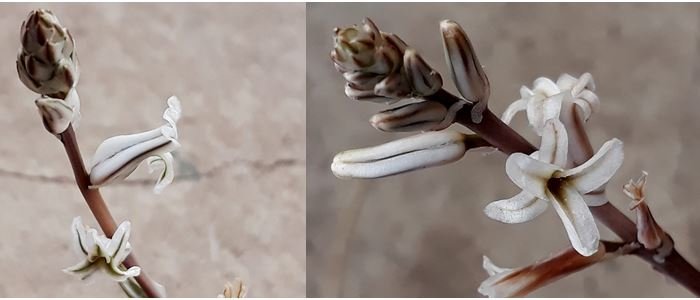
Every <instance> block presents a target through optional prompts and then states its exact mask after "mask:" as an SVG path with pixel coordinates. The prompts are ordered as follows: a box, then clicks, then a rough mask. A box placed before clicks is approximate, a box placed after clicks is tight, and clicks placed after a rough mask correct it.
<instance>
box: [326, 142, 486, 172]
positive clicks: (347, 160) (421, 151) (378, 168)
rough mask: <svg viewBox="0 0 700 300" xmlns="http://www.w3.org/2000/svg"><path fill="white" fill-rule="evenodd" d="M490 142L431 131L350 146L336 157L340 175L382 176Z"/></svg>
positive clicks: (431, 164) (438, 162)
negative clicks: (352, 147)
mask: <svg viewBox="0 0 700 300" xmlns="http://www.w3.org/2000/svg"><path fill="white" fill-rule="evenodd" d="M487 145H488V144H487V143H486V142H484V141H483V140H482V139H481V138H479V137H478V136H475V135H466V134H463V133H459V132H456V131H431V132H426V133H421V134H417V135H414V136H410V137H407V138H403V139H399V140H395V141H392V142H389V143H386V144H382V145H379V146H375V147H369V148H363V149H355V150H348V151H344V152H341V153H339V154H338V155H336V156H335V157H334V158H333V163H332V164H331V170H332V171H333V174H335V176H337V177H339V178H380V177H386V176H391V175H396V174H401V173H405V172H410V171H413V170H418V169H423V168H429V167H434V166H440V165H445V164H448V163H451V162H454V161H457V160H459V159H460V158H462V156H464V154H465V153H466V151H467V150H468V149H471V148H476V147H483V146H487Z"/></svg>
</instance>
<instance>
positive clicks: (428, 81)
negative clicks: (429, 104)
mask: <svg viewBox="0 0 700 300" xmlns="http://www.w3.org/2000/svg"><path fill="white" fill-rule="evenodd" d="M403 65H404V68H405V69H406V74H407V75H408V79H409V81H410V83H411V86H412V87H413V91H414V92H415V93H417V94H419V95H432V94H435V93H436V92H437V91H438V90H440V88H442V77H440V73H438V72H437V71H435V70H433V69H432V68H430V66H429V65H428V64H427V63H426V62H425V61H424V60H423V58H422V57H420V56H419V55H418V53H416V50H414V49H408V50H406V52H405V53H404V55H403Z"/></svg>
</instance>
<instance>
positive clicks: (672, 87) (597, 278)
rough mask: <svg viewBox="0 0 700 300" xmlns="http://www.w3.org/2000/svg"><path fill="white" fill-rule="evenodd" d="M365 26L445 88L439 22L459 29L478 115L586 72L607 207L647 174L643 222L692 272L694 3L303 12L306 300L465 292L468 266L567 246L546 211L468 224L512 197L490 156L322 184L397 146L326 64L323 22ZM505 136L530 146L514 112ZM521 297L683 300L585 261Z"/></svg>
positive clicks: (679, 292) (658, 284)
mask: <svg viewBox="0 0 700 300" xmlns="http://www.w3.org/2000/svg"><path fill="white" fill-rule="evenodd" d="M365 16H368V17H371V18H373V20H374V21H375V22H376V23H377V24H378V26H379V27H380V29H382V30H384V31H389V32H394V33H397V34H398V35H399V36H400V37H402V38H403V39H404V40H405V41H406V42H407V43H408V44H410V45H411V46H413V47H415V48H417V49H418V51H419V53H421V54H422V55H423V57H424V58H425V59H426V60H427V61H428V62H429V63H430V64H431V65H432V66H433V67H435V68H436V69H437V70H438V71H440V73H442V74H443V78H445V79H446V82H448V83H447V85H446V88H447V89H448V90H451V91H453V92H454V91H456V90H455V89H454V85H453V84H452V83H451V82H449V81H450V79H449V75H448V73H447V68H446V66H445V63H444V61H443V60H444V58H443V53H442V43H441V38H440V35H439V27H438V24H439V21H440V20H442V19H447V18H449V19H453V20H455V21H457V22H459V23H460V24H461V25H462V26H463V27H464V28H465V30H466V31H467V32H468V34H469V36H470V37H471V40H472V42H473V43H474V45H475V47H476V49H477V53H478V55H479V57H480V61H481V63H482V64H484V65H485V66H486V71H487V73H488V75H489V78H490V80H491V84H492V93H491V101H490V107H491V108H492V110H493V111H494V112H496V113H497V114H500V113H501V112H502V111H503V110H504V109H505V108H506V107H507V105H508V104H510V102H512V101H513V100H515V99H517V98H518V97H519V93H518V90H519V87H520V86H521V85H523V84H525V85H528V86H530V85H531V83H532V81H533V80H534V79H535V78H537V77H539V76H547V77H550V78H556V77H558V76H559V74H560V73H563V72H569V73H572V74H574V75H577V76H578V75H580V74H581V73H583V72H591V73H592V74H593V75H594V78H595V81H596V84H597V87H598V90H597V94H598V95H599V96H600V98H601V101H602V111H601V112H600V113H598V114H596V115H594V116H593V118H592V119H591V121H590V122H589V124H588V128H589V133H590V135H591V139H592V142H593V144H594V146H595V147H596V148H597V147H599V146H600V145H601V144H602V143H603V142H605V141H606V140H608V139H610V138H613V137H618V138H621V139H622V140H623V141H624V142H625V150H626V151H625V154H626V158H625V163H624V165H623V167H622V168H621V170H620V171H619V172H618V173H617V175H616V176H615V178H614V180H613V181H612V183H611V184H610V185H609V187H610V189H609V191H608V195H609V198H610V199H611V201H612V202H613V203H614V204H615V205H617V206H618V207H621V208H623V209H625V207H626V206H627V203H628V200H627V199H626V198H625V196H624V195H623V194H622V192H621V187H622V185H623V184H624V183H625V182H626V181H627V180H629V179H630V178H632V177H635V178H636V177H637V176H639V175H640V173H641V171H642V170H647V171H649V173H650V175H649V180H650V182H649V186H648V193H649V196H648V199H649V200H648V201H649V203H650V205H651V207H652V209H653V211H654V212H655V213H656V216H657V220H658V221H659V222H660V223H661V224H662V226H664V228H665V229H667V230H668V231H670V232H671V233H672V234H673V236H674V238H675V240H676V244H677V247H678V249H679V251H680V252H681V253H683V254H684V255H685V256H686V257H687V258H688V260H689V261H690V262H691V263H693V264H695V265H696V266H700V238H698V235H697V232H698V231H700V218H698V216H697V213H698V212H700V199H698V197H699V195H700V185H698V184H697V183H696V181H697V178H698V177H697V170H698V168H700V160H698V159H697V154H698V152H699V151H700V138H699V136H698V133H699V132H700V121H698V119H697V116H698V114H699V113H700V99H698V92H699V90H698V85H699V84H700V77H699V76H700V73H699V71H700V62H699V61H698V57H700V5H697V4H687V5H685V4H670V5H660V4H504V3H500V4H495V3H494V4H437V3H435V4H405V3H401V4H369V3H362V4H361V3H357V4H310V5H309V7H308V10H307V18H308V27H307V40H308V46H307V61H308V65H307V72H308V74H309V75H308V80H307V89H308V90H307V95H308V97H307V102H308V112H307V114H308V118H309V119H308V125H307V135H308V136H307V141H308V143H309V147H308V176H309V177H308V200H307V201H308V211H307V213H308V220H307V239H308V242H307V252H308V257H307V262H308V283H307V284H308V287H307V291H308V295H309V296H357V297H364V296H378V297H391V296H401V297H422V296H432V297H443V296H445V297H447V296H452V297H455V296H459V297H470V296H480V295H479V294H478V293H477V287H478V285H479V283H480V282H481V281H482V280H484V279H485V278H486V277H487V275H486V272H485V271H483V270H482V268H481V261H482V260H481V256H482V255H484V254H485V255H488V256H490V257H491V258H492V259H493V260H494V262H495V263H496V264H498V265H500V266H505V267H518V266H524V265H527V264H529V263H531V262H534V261H535V260H537V259H540V258H544V257H546V256H547V255H548V254H549V253H552V252H556V251H559V250H560V249H562V248H564V247H566V246H567V244H568V240H567V238H566V235H565V233H564V230H563V227H562V225H561V223H560V221H559V218H558V217H557V216H556V213H555V212H554V211H553V210H551V209H550V210H548V211H547V212H546V213H545V214H544V215H542V216H540V217H539V218H538V219H536V220H534V221H532V222H529V223H527V224H523V225H505V224H500V223H497V222H496V221H492V220H490V219H487V218H486V216H485V215H484V214H483V213H482V209H483V207H484V206H485V205H486V204H487V203H488V202H490V201H493V200H496V199H502V198H505V197H510V196H512V195H514V194H515V192H516V187H515V185H514V184H512V183H511V182H510V180H509V179H508V178H507V177H506V173H505V170H504V163H505V156H504V155H503V154H501V153H497V154H493V155H489V156H484V155H482V154H481V153H471V154H468V155H467V157H465V158H464V159H462V160H461V161H459V162H457V163H454V164H451V165H448V166H445V167H439V168H433V169H429V170H423V171H418V172H414V173H410V174H405V175H401V176H396V177H391V178H387V179H381V180H371V181H361V180H339V179H336V178H335V177H334V176H333V174H332V173H331V172H330V162H331V160H332V157H333V155H334V154H335V153H337V152H339V151H342V150H346V149H351V148H358V147H364V146H370V145H375V144H379V143H382V142H386V141H389V140H391V139H393V138H396V137H397V136H398V135H391V134H387V133H381V132H378V131H375V130H374V129H373V128H372V127H371V126H370V125H369V124H368V122H367V120H368V119H369V117H370V116H371V115H372V114H373V113H375V112H377V111H379V110H382V109H385V108H386V106H384V105H380V104H373V103H360V102H356V101H352V100H349V99H347V98H346V97H345V96H344V94H343V80H342V78H341V76H340V75H339V74H337V73H336V71H335V70H334V69H333V66H332V63H331V62H330V59H329V55H328V53H329V51H330V49H331V47H332V29H333V27H335V26H348V25H351V24H356V23H360V22H361V20H362V18H363V17H365ZM515 126H516V128H517V130H518V131H520V132H522V133H523V134H525V135H526V137H528V138H530V139H531V140H532V141H533V142H535V143H537V140H535V139H533V137H534V135H533V134H531V133H530V131H529V129H528V128H527V125H526V121H525V117H524V115H520V116H518V117H517V122H516V124H515ZM455 128H459V127H455ZM460 130H466V129H460ZM363 202H364V206H362V203H363ZM625 210H626V209H625ZM353 222H356V224H357V226H356V229H355V231H354V234H350V233H349V232H351V229H349V228H352V224H353ZM602 231H603V232H602V234H603V236H604V237H607V238H612V237H613V236H612V234H611V233H610V232H609V231H607V230H602ZM346 250H347V251H346ZM343 253H345V254H343ZM698 280H700V279H698ZM534 295H535V296H542V297H554V296H559V297H562V296H563V297H606V296H607V297H610V296H617V297H669V296H674V297H687V296H692V295H691V294H690V293H688V292H687V291H685V290H684V289H683V288H682V287H680V286H678V285H676V284H673V283H669V282H667V281H666V280H665V279H664V278H663V277H662V276H661V275H659V274H658V273H655V272H653V271H652V270H651V269H650V267H649V266H648V265H646V264H645V263H643V262H642V261H641V260H640V259H637V258H634V257H624V258H620V259H616V260H614V261H609V262H606V263H603V264H600V265H596V266H594V267H592V268H589V269H587V270H585V271H583V272H580V273H578V274H575V275H574V276H570V277H568V278H566V279H564V280H561V281H559V282H557V283H555V284H553V285H550V286H548V287H546V288H544V289H542V290H540V291H538V292H537V293H535V294H534Z"/></svg>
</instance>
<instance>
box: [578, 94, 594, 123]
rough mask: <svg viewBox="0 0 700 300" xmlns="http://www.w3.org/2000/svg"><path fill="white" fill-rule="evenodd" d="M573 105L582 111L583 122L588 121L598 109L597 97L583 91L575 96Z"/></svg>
mask: <svg viewBox="0 0 700 300" xmlns="http://www.w3.org/2000/svg"><path fill="white" fill-rule="evenodd" d="M574 103H575V104H576V105H578V106H579V107H580V108H581V110H583V117H584V120H588V119H589V118H590V117H591V115H592V114H593V113H595V112H596V111H598V110H599V107H600V100H599V99H598V96H597V95H596V94H595V93H593V92H591V91H590V90H583V91H582V92H581V93H580V94H579V95H577V96H576V99H574Z"/></svg>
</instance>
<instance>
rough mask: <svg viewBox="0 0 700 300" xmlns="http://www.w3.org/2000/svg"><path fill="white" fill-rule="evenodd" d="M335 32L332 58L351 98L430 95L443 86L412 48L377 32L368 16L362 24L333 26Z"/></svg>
mask: <svg viewBox="0 0 700 300" xmlns="http://www.w3.org/2000/svg"><path fill="white" fill-rule="evenodd" d="M334 33H335V37H334V44H335V47H334V48H333V50H332V51H331V59H332V60H333V63H334V65H335V68H336V70H338V71H339V72H341V73H343V76H344V77H345V80H346V81H347V84H346V86H345V94H346V95H347V96H348V97H350V98H351V99H356V100H370V101H375V102H393V101H397V100H398V99H401V98H410V97H414V96H425V95H430V94H433V93H435V92H436V91H437V90H439V89H440V87H441V86H442V79H441V78H440V75H439V74H438V73H437V72H435V71H434V70H432V69H431V68H430V67H429V66H428V65H427V64H426V63H425V61H423V60H422V59H421V58H420V57H419V56H418V54H416V53H415V51H410V50H406V49H407V45H406V43H404V42H403V41H402V40H401V39H400V38H399V37H397V36H396V35H394V34H391V33H386V32H381V31H379V29H378V28H377V26H376V25H375V24H374V23H373V22H372V20H370V19H368V18H366V19H365V20H364V21H363V23H362V25H361V26H358V25H354V26H352V27H348V28H343V29H340V28H336V29H335V30H334ZM404 52H409V53H407V55H408V56H406V55H405V54H404ZM406 64H408V66H407V67H405V65H406Z"/></svg>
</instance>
